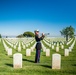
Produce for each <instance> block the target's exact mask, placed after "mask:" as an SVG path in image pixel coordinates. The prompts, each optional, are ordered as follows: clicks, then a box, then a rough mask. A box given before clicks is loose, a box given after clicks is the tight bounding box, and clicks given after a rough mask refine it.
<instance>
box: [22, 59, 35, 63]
mask: <svg viewBox="0 0 76 75" xmlns="http://www.w3.org/2000/svg"><path fill="white" fill-rule="evenodd" d="M22 60H23V61H27V62H32V63H35V61H33V60H28V59H22Z"/></svg>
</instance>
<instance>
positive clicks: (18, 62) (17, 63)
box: [13, 53, 22, 68]
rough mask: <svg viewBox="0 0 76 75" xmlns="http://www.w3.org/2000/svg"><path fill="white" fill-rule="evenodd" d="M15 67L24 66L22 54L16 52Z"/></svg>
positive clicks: (14, 56) (14, 57)
mask: <svg viewBox="0 0 76 75" xmlns="http://www.w3.org/2000/svg"><path fill="white" fill-rule="evenodd" d="M13 67H14V68H22V54H21V53H16V54H14V55H13Z"/></svg>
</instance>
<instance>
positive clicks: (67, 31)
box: [60, 26, 75, 41]
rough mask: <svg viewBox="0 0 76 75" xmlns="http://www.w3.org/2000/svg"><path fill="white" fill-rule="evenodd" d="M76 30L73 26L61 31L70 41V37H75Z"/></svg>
mask: <svg viewBox="0 0 76 75" xmlns="http://www.w3.org/2000/svg"><path fill="white" fill-rule="evenodd" d="M74 32H75V29H74V28H73V27H72V26H69V27H66V28H64V29H62V31H60V33H61V35H63V36H64V37H66V41H68V38H69V37H70V38H73V37H74Z"/></svg>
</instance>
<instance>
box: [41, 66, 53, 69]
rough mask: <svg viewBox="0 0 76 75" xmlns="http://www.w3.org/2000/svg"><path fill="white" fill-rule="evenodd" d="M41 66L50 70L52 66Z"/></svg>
mask: <svg viewBox="0 0 76 75" xmlns="http://www.w3.org/2000/svg"><path fill="white" fill-rule="evenodd" d="M41 66H43V67H45V68H50V69H52V66H48V65H41Z"/></svg>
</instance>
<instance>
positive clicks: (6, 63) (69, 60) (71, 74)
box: [0, 42, 76, 75]
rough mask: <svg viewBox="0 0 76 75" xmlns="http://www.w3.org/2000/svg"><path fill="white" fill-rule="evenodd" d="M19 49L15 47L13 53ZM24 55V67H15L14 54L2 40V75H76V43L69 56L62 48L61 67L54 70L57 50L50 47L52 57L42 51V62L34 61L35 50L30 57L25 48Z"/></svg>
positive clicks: (0, 60) (0, 54)
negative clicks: (54, 57) (8, 51)
mask: <svg viewBox="0 0 76 75" xmlns="http://www.w3.org/2000/svg"><path fill="white" fill-rule="evenodd" d="M14 53H17V50H14V49H13V54H14ZM21 53H22V55H23V67H22V68H21V69H14V68H13V56H8V55H7V53H6V51H5V49H4V47H3V44H2V42H0V75H76V44H75V46H74V48H73V51H72V52H71V53H70V55H69V56H68V57H65V56H64V50H60V51H59V54H61V69H60V70H52V68H51V67H52V65H51V64H52V54H54V53H56V51H55V50H51V49H50V54H51V55H50V57H46V56H45V52H41V61H40V63H34V59H35V51H34V52H32V55H31V56H30V57H26V55H25V50H24V49H22V51H21Z"/></svg>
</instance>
